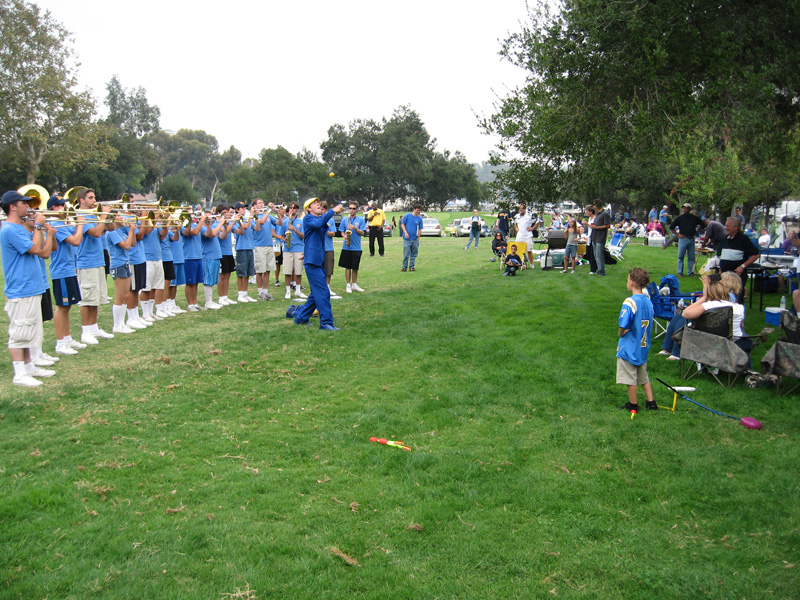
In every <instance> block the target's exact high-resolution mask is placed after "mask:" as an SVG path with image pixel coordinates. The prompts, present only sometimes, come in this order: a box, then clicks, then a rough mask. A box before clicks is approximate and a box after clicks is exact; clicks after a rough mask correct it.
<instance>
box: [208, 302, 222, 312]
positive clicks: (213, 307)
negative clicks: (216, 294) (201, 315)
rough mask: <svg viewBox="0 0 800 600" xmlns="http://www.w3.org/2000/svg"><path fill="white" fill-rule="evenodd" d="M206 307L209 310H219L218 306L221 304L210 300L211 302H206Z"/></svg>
mask: <svg viewBox="0 0 800 600" xmlns="http://www.w3.org/2000/svg"><path fill="white" fill-rule="evenodd" d="M206 308H210V309H211V310H219V309H220V308H222V305H221V304H217V303H216V302H214V301H213V300H212V301H211V302H208V303H207V304H206Z"/></svg>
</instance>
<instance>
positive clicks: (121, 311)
mask: <svg viewBox="0 0 800 600" xmlns="http://www.w3.org/2000/svg"><path fill="white" fill-rule="evenodd" d="M125 310H126V309H125V307H124V306H123V305H122V304H119V305H117V304H115V305H114V306H112V307H111V315H112V317H113V318H114V328H115V329H116V328H118V327H122V326H123V325H124V324H125Z"/></svg>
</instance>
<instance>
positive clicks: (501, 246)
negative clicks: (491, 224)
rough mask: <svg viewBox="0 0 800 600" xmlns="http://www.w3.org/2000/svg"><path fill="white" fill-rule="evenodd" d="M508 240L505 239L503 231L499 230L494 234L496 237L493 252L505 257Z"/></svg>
mask: <svg viewBox="0 0 800 600" xmlns="http://www.w3.org/2000/svg"><path fill="white" fill-rule="evenodd" d="M506 246H507V244H506V241H505V240H504V239H503V233H502V232H500V231H498V232H497V233H495V234H494V239H493V240H492V252H494V253H495V254H496V255H497V256H499V257H501V258H502V257H503V256H505V253H506Z"/></svg>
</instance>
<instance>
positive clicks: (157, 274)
mask: <svg viewBox="0 0 800 600" xmlns="http://www.w3.org/2000/svg"><path fill="white" fill-rule="evenodd" d="M163 289H164V263H162V262H161V261H160V260H148V261H147V280H146V281H145V284H144V291H145V292H150V291H152V290H163Z"/></svg>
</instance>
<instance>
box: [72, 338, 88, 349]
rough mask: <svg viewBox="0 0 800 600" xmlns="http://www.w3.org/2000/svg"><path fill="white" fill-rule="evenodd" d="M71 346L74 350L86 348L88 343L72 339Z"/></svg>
mask: <svg viewBox="0 0 800 600" xmlns="http://www.w3.org/2000/svg"><path fill="white" fill-rule="evenodd" d="M69 347H70V348H72V349H73V350H83V349H84V348H86V344H81V343H80V342H79V341H77V340H70V342H69Z"/></svg>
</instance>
